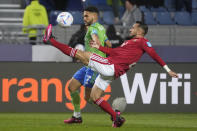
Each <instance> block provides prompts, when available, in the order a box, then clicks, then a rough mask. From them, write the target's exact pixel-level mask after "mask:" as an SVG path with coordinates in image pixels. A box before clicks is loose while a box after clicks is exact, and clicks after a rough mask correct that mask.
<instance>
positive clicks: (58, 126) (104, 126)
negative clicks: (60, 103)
mask: <svg viewBox="0 0 197 131" xmlns="http://www.w3.org/2000/svg"><path fill="white" fill-rule="evenodd" d="M70 116H71V114H70V113H69V114H68V113H0V131H83V130H84V131H112V130H118V131H197V114H182V113H177V114H169V113H163V114H162V113H125V114H123V116H124V117H125V118H126V122H125V124H124V125H123V126H122V127H121V128H118V129H114V128H112V127H111V125H112V122H111V121H110V119H109V116H108V115H107V114H104V113H83V124H72V125H66V124H64V123H63V120H64V119H65V118H68V117H70Z"/></svg>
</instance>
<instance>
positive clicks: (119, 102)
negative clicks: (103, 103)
mask: <svg viewBox="0 0 197 131" xmlns="http://www.w3.org/2000/svg"><path fill="white" fill-rule="evenodd" d="M126 106H127V102H126V99H125V98H124V97H117V98H115V99H114V100H113V102H112V108H113V109H114V110H119V111H120V112H124V110H125V109H126Z"/></svg>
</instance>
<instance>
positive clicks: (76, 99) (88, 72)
mask: <svg viewBox="0 0 197 131" xmlns="http://www.w3.org/2000/svg"><path fill="white" fill-rule="evenodd" d="M98 16H99V11H98V9H97V8H96V7H93V6H90V7H87V8H86V9H84V12H83V17H84V23H85V25H86V26H87V33H86V35H85V50H86V51H89V52H93V53H96V54H98V55H100V56H103V57H106V54H105V53H103V52H101V51H99V50H98V49H96V48H91V46H90V41H96V42H97V43H99V45H102V46H108V47H111V43H110V42H109V40H108V38H107V36H106V31H105V28H104V27H103V26H102V25H101V24H99V23H98ZM97 76H98V73H97V72H95V71H93V70H92V69H90V68H89V67H86V66H84V67H82V68H81V69H79V70H78V71H77V72H76V73H75V74H74V75H73V77H72V79H71V81H70V84H69V87H68V88H69V91H70V94H71V98H72V104H73V106H74V113H73V116H72V117H71V118H70V119H68V120H64V123H67V124H71V123H82V117H81V112H80V96H79V92H78V89H79V88H80V87H81V86H82V85H83V86H84V87H85V100H86V101H87V102H89V98H90V93H91V90H92V87H93V85H94V82H95V80H96V77H97Z"/></svg>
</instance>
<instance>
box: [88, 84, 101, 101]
mask: <svg viewBox="0 0 197 131" xmlns="http://www.w3.org/2000/svg"><path fill="white" fill-rule="evenodd" d="M103 92H104V91H103V90H102V89H100V88H99V87H98V86H97V85H95V84H94V86H93V88H92V91H91V94H90V98H91V99H92V100H93V101H96V100H97V99H99V98H100V97H101V95H102V94H103Z"/></svg>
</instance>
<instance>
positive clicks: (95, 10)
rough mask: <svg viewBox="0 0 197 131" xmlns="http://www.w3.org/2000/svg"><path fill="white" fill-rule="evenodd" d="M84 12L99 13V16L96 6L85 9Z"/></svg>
mask: <svg viewBox="0 0 197 131" xmlns="http://www.w3.org/2000/svg"><path fill="white" fill-rule="evenodd" d="M84 11H88V12H93V13H97V14H98V15H99V10H98V9H97V8H96V7H95V6H88V7H86V8H85V9H84Z"/></svg>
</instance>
